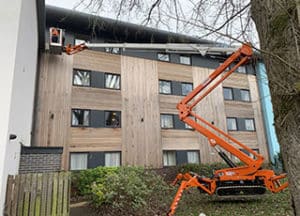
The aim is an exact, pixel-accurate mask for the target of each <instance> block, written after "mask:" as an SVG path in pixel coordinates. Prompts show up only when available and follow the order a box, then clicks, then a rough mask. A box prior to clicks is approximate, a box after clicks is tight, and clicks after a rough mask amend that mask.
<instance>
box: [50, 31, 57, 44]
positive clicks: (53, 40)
mask: <svg viewBox="0 0 300 216" xmlns="http://www.w3.org/2000/svg"><path fill="white" fill-rule="evenodd" d="M51 42H52V43H58V42H59V31H58V30H57V29H56V28H52V29H51Z"/></svg>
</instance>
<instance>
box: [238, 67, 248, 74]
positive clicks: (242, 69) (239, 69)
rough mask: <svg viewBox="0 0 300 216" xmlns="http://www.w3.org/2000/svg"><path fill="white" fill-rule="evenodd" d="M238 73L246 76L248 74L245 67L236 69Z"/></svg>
mask: <svg viewBox="0 0 300 216" xmlns="http://www.w3.org/2000/svg"><path fill="white" fill-rule="evenodd" d="M236 72H238V73H243V74H245V73H246V67H245V66H239V67H238V68H237V69H236Z"/></svg>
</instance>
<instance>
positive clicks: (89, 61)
mask: <svg viewBox="0 0 300 216" xmlns="http://www.w3.org/2000/svg"><path fill="white" fill-rule="evenodd" d="M73 67H74V68H79V69H85V70H94V71H103V72H110V73H117V74H120V73H121V56H120V55H112V54H108V53H104V52H95V51H91V50H85V51H82V52H79V53H77V54H75V55H74V65H73Z"/></svg>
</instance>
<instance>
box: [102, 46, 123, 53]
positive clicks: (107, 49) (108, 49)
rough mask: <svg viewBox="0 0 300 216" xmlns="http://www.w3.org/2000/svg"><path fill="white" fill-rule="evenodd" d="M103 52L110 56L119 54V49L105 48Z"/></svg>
mask: <svg viewBox="0 0 300 216" xmlns="http://www.w3.org/2000/svg"><path fill="white" fill-rule="evenodd" d="M105 52H107V53H112V54H120V48H118V47H113V48H112V47H105Z"/></svg>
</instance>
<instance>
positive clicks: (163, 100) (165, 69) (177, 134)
mask: <svg viewBox="0 0 300 216" xmlns="http://www.w3.org/2000/svg"><path fill="white" fill-rule="evenodd" d="M157 64H158V79H160V80H169V81H178V82H187V83H193V72H192V67H191V66H187V65H180V64H172V63H168V62H160V61H158V63H157ZM183 97H184V96H176V95H164V94H160V95H159V100H160V113H164V114H175V115H178V110H177V108H176V105H177V104H178V102H180V101H181V100H182V99H183ZM161 139H162V149H163V150H197V149H198V150H199V149H200V150H202V149H201V147H200V148H199V140H198V135H197V132H195V131H193V130H178V129H162V130H161ZM201 160H202V159H201Z"/></svg>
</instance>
